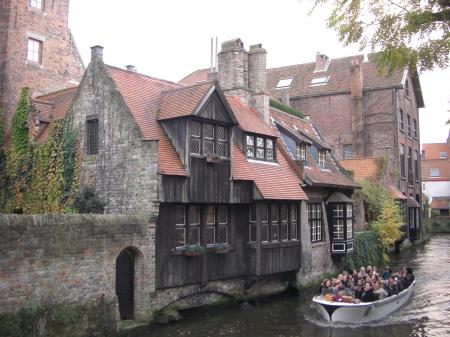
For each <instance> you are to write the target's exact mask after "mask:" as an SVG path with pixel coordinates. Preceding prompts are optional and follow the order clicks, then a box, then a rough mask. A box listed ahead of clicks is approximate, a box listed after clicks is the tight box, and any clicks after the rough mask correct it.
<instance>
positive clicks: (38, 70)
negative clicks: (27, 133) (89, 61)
mask: <svg viewBox="0 0 450 337" xmlns="http://www.w3.org/2000/svg"><path fill="white" fill-rule="evenodd" d="M42 3H43V4H45V8H44V9H43V10H37V9H32V8H30V7H29V6H28V1H27V0H2V1H1V2H0V50H1V51H2V52H1V54H0V74H1V75H0V81H1V82H0V97H1V99H2V101H1V104H0V106H1V107H2V108H3V109H4V110H5V112H6V115H7V120H8V123H9V121H10V119H11V116H12V114H13V113H14V110H15V105H16V103H17V100H18V97H19V92H20V89H21V88H22V87H24V86H28V87H31V88H33V90H34V94H35V95H37V94H42V93H47V92H51V91H56V90H59V89H63V88H66V87H69V86H74V85H76V84H77V83H78V82H79V81H80V79H81V77H82V75H83V72H84V67H83V64H82V61H81V57H80V56H79V53H78V50H77V49H76V46H75V43H74V41H73V37H72V35H71V33H70V30H69V28H68V15H69V0H62V1H43V2H42ZM29 36H31V37H37V38H39V39H42V41H43V52H42V64H41V65H39V64H33V63H32V62H29V61H27V43H28V37H29Z"/></svg>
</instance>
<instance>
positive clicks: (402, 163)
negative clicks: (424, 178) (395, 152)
mask: <svg viewBox="0 0 450 337" xmlns="http://www.w3.org/2000/svg"><path fill="white" fill-rule="evenodd" d="M400 176H401V177H402V178H405V145H403V144H400Z"/></svg>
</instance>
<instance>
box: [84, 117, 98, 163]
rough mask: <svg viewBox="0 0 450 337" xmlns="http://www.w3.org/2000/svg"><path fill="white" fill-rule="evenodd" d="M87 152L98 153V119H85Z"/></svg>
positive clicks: (90, 153)
mask: <svg viewBox="0 0 450 337" xmlns="http://www.w3.org/2000/svg"><path fill="white" fill-rule="evenodd" d="M86 124H87V154H89V155H93V154H97V153H98V119H96V118H95V119H89V120H88V121H87V123H86Z"/></svg>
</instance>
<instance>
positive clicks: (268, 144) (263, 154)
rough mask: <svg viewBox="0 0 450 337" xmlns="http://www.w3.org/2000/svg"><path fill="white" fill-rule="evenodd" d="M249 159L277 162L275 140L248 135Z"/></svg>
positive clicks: (247, 149)
mask: <svg viewBox="0 0 450 337" xmlns="http://www.w3.org/2000/svg"><path fill="white" fill-rule="evenodd" d="M245 139H246V153H247V158H252V159H258V160H267V161H274V160H275V140H274V139H271V138H265V137H262V136H253V135H246V136H245Z"/></svg>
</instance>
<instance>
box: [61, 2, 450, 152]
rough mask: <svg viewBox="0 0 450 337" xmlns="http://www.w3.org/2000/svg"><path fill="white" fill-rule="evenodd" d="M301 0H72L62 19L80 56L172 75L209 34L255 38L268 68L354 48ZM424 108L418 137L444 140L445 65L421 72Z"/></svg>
mask: <svg viewBox="0 0 450 337" xmlns="http://www.w3.org/2000/svg"><path fill="white" fill-rule="evenodd" d="M310 6H311V2H309V1H308V0H303V1H298V0H278V1H276V0H226V1H215V0H189V1H187V0H161V1H153V0H151V1H150V0H127V1H123V0H72V1H71V6H70V20H69V26H70V28H71V30H72V33H73V35H74V36H75V40H76V42H77V45H78V49H79V50H80V52H81V55H82V57H83V60H84V63H85V64H86V65H87V64H88V63H89V59H90V47H91V46H93V45H96V44H99V45H102V46H103V47H105V50H104V59H105V62H106V63H108V64H110V65H114V66H117V67H124V66H125V65H128V64H132V65H134V66H136V67H137V69H138V71H139V72H141V73H144V74H147V75H151V76H155V77H159V78H163V79H167V80H171V81H179V80H180V79H181V78H183V77H184V76H185V75H187V74H189V73H190V72H192V71H194V70H197V69H201V68H207V67H209V66H210V38H211V37H213V36H214V37H216V36H217V37H218V38H219V50H220V43H221V42H223V41H225V40H229V39H232V38H236V37H240V38H241V39H242V40H243V42H244V44H245V46H246V47H247V48H248V46H249V45H251V44H255V43H262V44H263V47H264V48H265V49H266V50H267V52H268V55H267V63H268V67H269V68H272V67H278V66H284V65H291V64H297V63H306V62H313V61H314V60H315V54H316V53H317V52H318V51H320V52H322V53H324V54H326V55H327V56H329V57H331V58H336V57H342V56H349V55H354V54H357V53H359V51H358V48H357V46H352V47H347V48H344V47H342V45H341V44H340V43H339V42H338V40H337V38H336V33H335V32H334V31H332V30H329V29H327V28H326V25H325V18H326V12H325V11H324V10H320V11H317V12H315V13H314V14H313V15H311V16H308V14H307V12H308V10H309V8H310ZM421 84H422V92H423V95H424V100H425V105H426V108H424V109H421V110H420V131H421V142H422V143H432V142H438V143H439V142H441V143H442V142H445V140H446V139H447V135H448V132H449V127H448V126H446V125H445V121H446V120H447V119H448V118H449V117H450V112H449V111H447V110H448V109H450V103H449V100H450V89H449V88H450V69H447V70H445V71H443V70H436V71H434V72H432V73H431V72H430V73H424V74H421Z"/></svg>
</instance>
